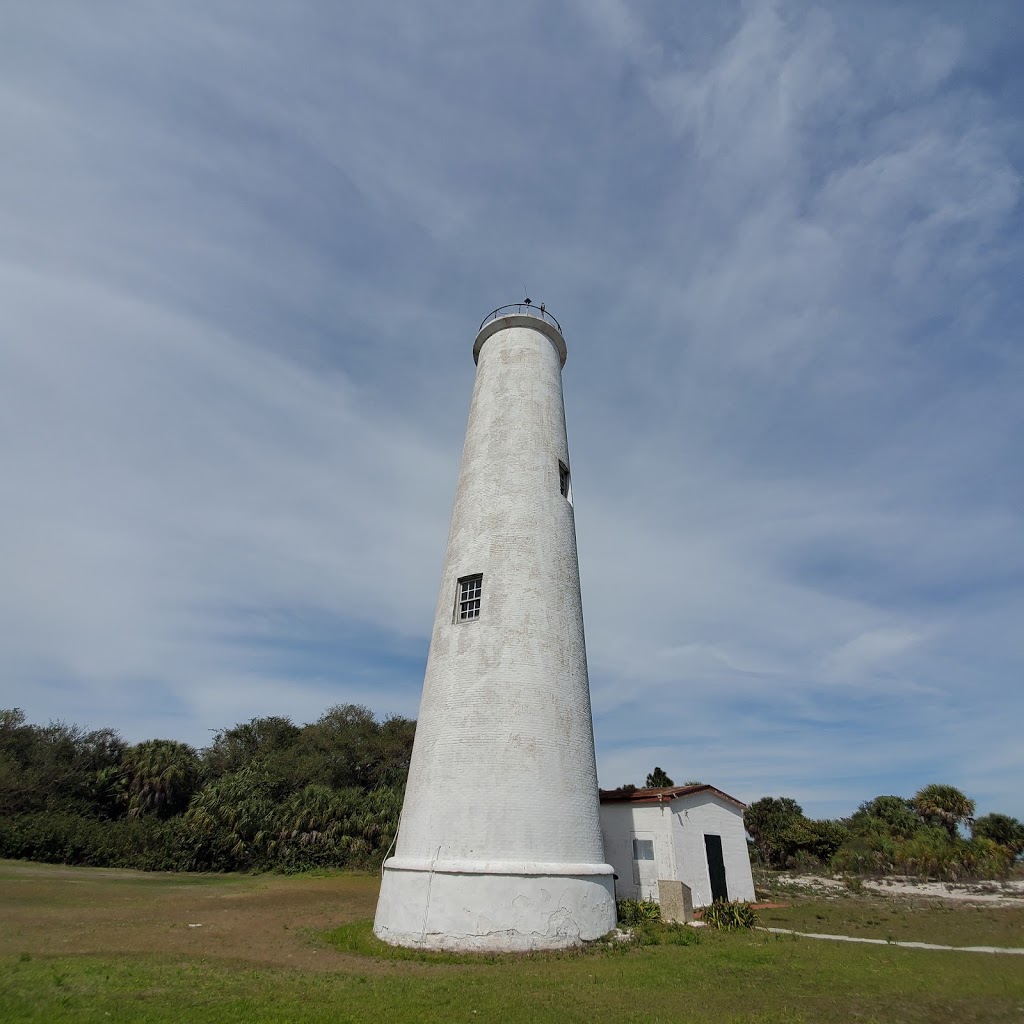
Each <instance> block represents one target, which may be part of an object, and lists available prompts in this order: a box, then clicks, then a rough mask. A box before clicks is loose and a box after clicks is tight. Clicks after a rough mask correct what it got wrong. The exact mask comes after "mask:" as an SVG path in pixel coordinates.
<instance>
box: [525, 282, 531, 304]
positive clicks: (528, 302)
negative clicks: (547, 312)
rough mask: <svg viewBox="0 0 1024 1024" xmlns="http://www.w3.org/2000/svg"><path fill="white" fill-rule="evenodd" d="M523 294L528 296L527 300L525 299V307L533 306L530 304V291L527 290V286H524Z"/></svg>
mask: <svg viewBox="0 0 1024 1024" xmlns="http://www.w3.org/2000/svg"><path fill="white" fill-rule="evenodd" d="M523 294H524V295H525V296H526V298H525V299H523V305H524V306H532V305H533V303H532V302H530V289H529V288H527V287H526V285H525V284H524V285H523Z"/></svg>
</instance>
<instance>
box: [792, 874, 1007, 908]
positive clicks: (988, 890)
mask: <svg viewBox="0 0 1024 1024" xmlns="http://www.w3.org/2000/svg"><path fill="white" fill-rule="evenodd" d="M774 886H775V887H776V888H777V889H785V888H786V886H796V887H797V888H800V889H808V890H811V891H813V892H818V893H821V894H823V895H825V894H833V895H837V896H838V895H840V894H849V891H850V890H849V889H848V888H847V886H846V883H845V882H844V881H843V880H842V879H841V878H825V877H822V876H820V875H792V876H790V875H787V876H782V875H780V876H777V877H776V878H775V879H774ZM864 888H865V889H868V890H871V891H873V892H880V893H883V894H884V895H886V896H908V897H910V896H912V897H917V898H919V899H935V900H954V901H957V902H959V903H962V904H964V905H969V906H977V907H981V906H985V907H1019V906H1022V905H1024V879H1013V880H1011V881H1008V882H920V881H918V880H916V879H913V878H898V877H894V878H884V879H879V880H877V881H865V882H864Z"/></svg>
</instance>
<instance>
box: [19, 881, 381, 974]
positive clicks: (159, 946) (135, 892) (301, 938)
mask: <svg viewBox="0 0 1024 1024" xmlns="http://www.w3.org/2000/svg"><path fill="white" fill-rule="evenodd" d="M0 883H2V885H0V913H2V917H3V921H4V927H3V928H2V929H0V955H19V954H21V953H24V952H29V951H31V953H32V954H33V955H39V956H46V955H67V954H75V953H82V954H111V953H114V954H117V953H122V954H126V953H139V954H161V955H164V956H173V955H175V954H177V953H180V954H182V955H184V956H189V957H200V958H202V957H206V958H210V959H219V960H242V961H245V962H246V963H250V964H263V965H266V966H274V967H297V968H298V967H301V968H302V969H304V970H308V969H310V968H312V969H317V968H319V969H323V970H330V969H335V968H337V967H338V966H340V963H341V962H342V961H346V962H347V961H348V960H349V959H350V958H349V957H346V956H345V955H344V954H342V953H338V952H337V951H335V950H333V949H330V948H327V947H324V946H322V945H319V944H317V943H315V942H314V941H313V940H312V939H311V937H310V934H309V933H310V932H311V931H322V930H325V929H328V928H332V927H336V926H337V925H339V924H343V923H345V922H347V921H353V920H361V919H366V918H368V917H372V916H373V912H374V908H375V905H376V901H377V890H378V886H379V880H378V879H377V878H376V877H375V876H372V875H352V874H337V875H325V876H304V875H301V876H295V877H289V876H281V875H257V876H233V875H225V876H216V875H205V876H189V875H170V874H148V873H146V872H139V871H108V870H103V869H95V868H67V867H54V866H52V865H43V864H27V863H17V864H14V863H11V862H6V863H4V864H3V865H2V869H0Z"/></svg>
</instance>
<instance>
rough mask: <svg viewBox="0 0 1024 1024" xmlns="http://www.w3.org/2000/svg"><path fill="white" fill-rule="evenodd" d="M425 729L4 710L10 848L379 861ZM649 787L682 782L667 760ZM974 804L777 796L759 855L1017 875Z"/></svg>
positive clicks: (139, 858)
mask: <svg viewBox="0 0 1024 1024" xmlns="http://www.w3.org/2000/svg"><path fill="white" fill-rule="evenodd" d="M415 728H416V723H415V722H414V721H412V720H410V719H406V718H397V717H392V718H386V719H384V720H383V721H378V720H377V719H376V718H375V717H374V715H373V713H372V712H371V711H370V710H369V709H367V708H365V707H360V706H357V705H352V704H345V705H339V706H337V707H333V708H330V709H329V710H328V711H327V712H325V713H324V714H323V715H322V716H321V717H320V718H319V719H318V720H317V721H315V722H312V723H309V724H307V725H302V726H298V725H295V724H294V723H293V722H292V721H291V720H290V719H289V718H285V717H280V716H269V717H265V718H254V719H252V720H251V721H248V722H245V723H242V724H239V725H236V726H234V727H233V728H230V729H224V730H222V731H220V732H218V733H217V734H216V735H215V736H214V738H213V740H212V741H211V743H210V745H209V746H207V747H205V748H203V749H201V750H197V749H196V748H195V747H192V746H190V745H189V744H187V743H181V742H178V741H176V740H167V739H153V740H146V741H144V742H142V743H135V744H130V743H127V742H126V741H125V740H124V739H123V738H122V737H121V736H120V735H119V734H118V733H117V732H116V731H115V730H113V729H96V730H92V731H87V730H84V729H81V728H80V727H78V726H76V725H68V724H65V723H63V722H50V723H49V724H48V725H44V726H40V725H31V724H29V723H28V722H27V721H26V719H25V715H24V713H23V712H22V711H20V710H19V709H17V708H11V709H7V710H0V857H14V858H23V859H30V860H40V861H49V862H54V863H65V864H89V865H94V866H100V867H133V868H143V869H149V870H185V871H238V870H267V869H278V870H302V869H305V868H312V867H320V866H324V867H326V866H331V867H356V868H370V867H375V866H378V865H379V864H380V862H381V860H382V859H383V857H384V856H385V855H386V853H387V850H388V849H389V847H390V846H391V844H392V841H393V840H394V838H395V835H396V832H397V829H398V820H399V815H400V813H401V807H402V799H403V795H404V790H405V780H406V775H407V774H408V770H409V760H410V757H411V754H412V741H413V736H414V733H415ZM646 785H647V786H648V787H652V786H672V785H673V782H672V780H671V778H669V776H668V775H667V773H666V772H665V771H664V770H663V769H661V768H660V767H658V768H655V769H654V771H653V772H652V773H651V774H650V775H648V776H647V779H646ZM685 785H699V783H696V782H687V783H685ZM635 788H636V787H635V786H623V787H620V790H621V791H623V792H624V791H627V790H634V789H635ZM973 815H974V801H973V800H971V799H970V798H968V797H967V796H966V795H965V794H964V793H962V792H961V791H960V790H958V789H956V788H955V787H953V786H947V785H937V784H936V785H930V786H925V787H924V788H923V789H921V790H919V791H918V792H917V793H916V794H915V795H914V796H913V797H910V798H904V797H901V796H878V797H875V798H874V799H873V800H869V801H867V802H865V803H863V804H861V805H860V806H859V807H858V808H857V810H856V811H855V812H854V813H853V814H852V815H851V816H850V817H848V818H843V819H838V820H817V819H811V818H808V817H807V816H806V815H805V814H804V812H803V809H802V808H801V807H800V805H799V804H798V803H797V802H796V801H795V800H793V799H791V798H789V797H771V796H766V797H762V798H761V799H760V800H757V801H756V802H754V803H752V804H751V805H750V806H749V807H748V808H747V809H746V812H745V814H744V824H745V826H746V829H747V832H748V833H749V835H750V837H751V848H752V854H753V856H754V859H755V860H758V861H760V862H761V863H762V864H764V865H766V866H768V867H772V868H794V869H802V870H822V869H824V870H829V871H833V872H847V873H851V874H878V875H885V874H892V873H900V874H913V875H918V876H921V877H932V878H940V879H949V880H953V879H957V878H967V877H973V878H999V877H1003V876H1005V875H1006V874H1007V873H1008V872H1010V871H1011V870H1012V868H1013V866H1014V864H1015V863H1016V861H1017V860H1018V859H1019V858H1020V857H1021V855H1022V854H1024V825H1022V824H1021V823H1020V822H1019V821H1017V819H1015V818H1012V817H1010V816H1009V815H1005V814H987V815H985V816H984V817H979V818H975V817H973Z"/></svg>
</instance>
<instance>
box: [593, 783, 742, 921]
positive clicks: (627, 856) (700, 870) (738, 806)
mask: <svg viewBox="0 0 1024 1024" xmlns="http://www.w3.org/2000/svg"><path fill="white" fill-rule="evenodd" d="M745 806H746V805H745V804H742V803H741V802H740V801H739V800H737V799H736V798H735V797H731V796H729V794H728V793H723V792H722V791H721V790H720V789H716V788H715V787H714V786H704V785H700V786H668V787H666V788H664V789H635V790H628V789H626V790H611V791H605V790H602V791H601V831H602V833H603V835H604V850H605V856H606V857H607V859H608V862H609V863H610V864H611V865H612V866H613V867H614V868H615V874H616V880H615V895H616V897H617V898H618V899H650V900H654V901H656V902H657V901H659V893H658V882H659V880H662V881H664V880H670V881H678V882H683V883H685V884H686V885H687V886H689V888H690V891H691V894H692V899H693V906H694V907H705V906H708V905H709V904H710V903H712V902H714V900H716V899H724V900H747V901H751V902H752V901H753V899H754V880H753V878H752V876H751V873H750V855H749V853H748V851H747V838H746V832H745V830H744V828H743V811H744V810H745Z"/></svg>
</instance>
